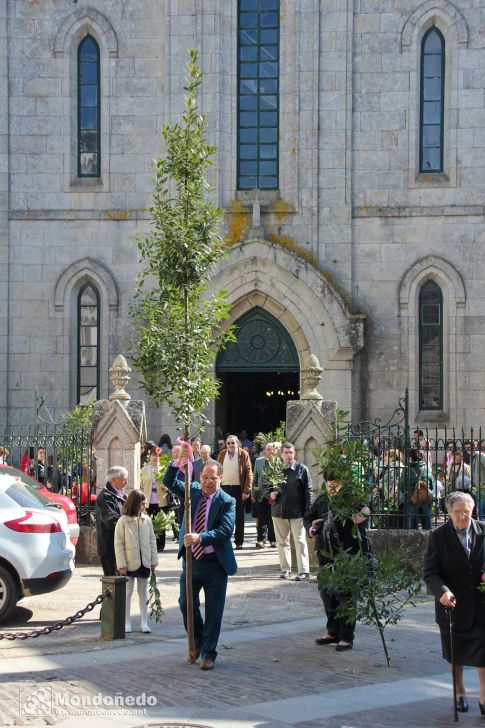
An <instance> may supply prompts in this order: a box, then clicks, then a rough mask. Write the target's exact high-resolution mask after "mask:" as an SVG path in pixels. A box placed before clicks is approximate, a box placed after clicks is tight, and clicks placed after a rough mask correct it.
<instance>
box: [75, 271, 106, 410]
mask: <svg viewBox="0 0 485 728" xmlns="http://www.w3.org/2000/svg"><path fill="white" fill-rule="evenodd" d="M77 304H78V305H77V309H78V312H77V325H78V337H77V401H78V403H79V404H86V402H88V401H89V400H90V399H93V398H94V399H99V360H100V356H99V353H100V352H99V323H100V305H99V293H98V291H97V290H96V288H95V287H94V286H93V285H92V284H91V283H86V284H85V285H84V286H83V287H82V288H81V290H80V291H79V294H78V299H77Z"/></svg>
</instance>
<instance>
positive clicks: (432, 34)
mask: <svg viewBox="0 0 485 728" xmlns="http://www.w3.org/2000/svg"><path fill="white" fill-rule="evenodd" d="M444 109H445V39H444V38H443V35H442V34H441V33H440V31H439V30H438V28H436V27H435V26H432V27H431V28H430V29H429V30H428V31H426V33H425V34H424V37H423V40H422V43H421V93H420V125H419V171H420V172H443V131H444V130H443V127H444Z"/></svg>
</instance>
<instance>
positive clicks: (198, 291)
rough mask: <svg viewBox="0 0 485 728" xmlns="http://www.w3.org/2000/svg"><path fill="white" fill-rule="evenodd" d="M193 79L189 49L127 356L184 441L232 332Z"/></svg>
mask: <svg viewBox="0 0 485 728" xmlns="http://www.w3.org/2000/svg"><path fill="white" fill-rule="evenodd" d="M201 83H202V73H201V71H200V69H199V67H198V66H197V52H196V51H195V50H193V49H192V50H190V51H189V62H188V64H187V69H186V76H185V90H186V95H185V100H184V110H183V113H182V118H181V121H180V122H179V123H174V124H166V125H164V127H163V129H162V137H163V141H164V146H165V156H164V157H158V158H157V159H156V160H155V192H154V195H153V205H152V206H151V208H150V213H151V217H152V226H151V230H150V232H149V233H148V235H147V236H146V237H142V236H138V237H137V242H138V248H139V251H140V262H141V264H142V270H141V273H140V275H139V277H138V280H137V285H136V290H135V296H134V299H133V304H132V307H131V316H132V322H133V336H132V341H133V345H132V362H133V364H134V365H135V367H136V369H137V370H138V373H139V374H140V385H141V386H142V387H143V389H144V390H145V392H146V394H147V395H148V397H150V399H151V400H152V402H153V403H154V404H156V405H159V404H161V402H165V404H166V405H167V406H168V409H169V410H170V413H171V414H172V416H173V418H174V419H175V420H176V422H177V423H178V424H179V426H180V427H181V429H182V431H183V435H184V440H185V441H186V442H187V441H188V439H189V433H190V432H191V431H193V430H194V429H197V430H200V429H202V426H203V424H204V423H206V422H207V421H208V420H207V418H206V417H205V415H204V410H206V409H207V407H208V406H209V404H210V403H211V402H212V401H213V400H214V399H215V398H216V397H217V394H218V390H219V382H218V381H217V380H215V379H214V369H213V367H214V359H215V356H216V353H217V351H218V349H221V348H224V346H225V344H226V342H227V341H228V340H234V335H233V333H232V331H231V327H229V328H227V329H224V328H223V322H224V321H225V319H227V317H228V312H229V305H228V303H227V299H226V297H225V294H224V292H222V291H219V292H217V291H211V290H209V282H210V279H211V277H212V275H213V274H214V271H215V270H216V268H217V266H218V265H219V263H220V261H221V259H222V256H223V255H224V244H223V242H222V239H221V237H220V235H219V232H218V226H219V222H220V219H221V210H220V209H218V208H217V207H215V205H214V204H213V203H212V202H211V200H210V199H209V198H208V195H209V194H210V187H209V185H208V183H207V180H206V176H205V175H206V172H207V169H208V167H209V166H210V164H211V162H212V158H213V156H214V152H215V149H214V147H212V146H211V145H210V144H208V143H207V140H206V122H205V119H204V117H203V116H201V115H200V113H199V110H198V108H197V91H198V89H199V87H200V85H201ZM184 475H185V492H184V504H185V514H184V521H185V528H186V531H187V533H188V534H192V533H193V532H194V529H193V528H192V526H191V522H192V511H193V509H192V508H191V502H190V501H191V487H190V477H189V475H190V474H189V469H188V465H185V469H184ZM193 560H195V559H192V549H191V547H190V545H189V547H188V548H186V554H185V574H186V578H187V588H186V596H187V610H186V612H187V641H188V647H189V661H190V662H192V663H193V662H195V660H196V655H197V649H196V646H195V640H194V620H193V609H192V598H191V597H192V561H193ZM196 568H198V567H196ZM228 568H229V567H228ZM230 568H234V565H233V566H232V567H230Z"/></svg>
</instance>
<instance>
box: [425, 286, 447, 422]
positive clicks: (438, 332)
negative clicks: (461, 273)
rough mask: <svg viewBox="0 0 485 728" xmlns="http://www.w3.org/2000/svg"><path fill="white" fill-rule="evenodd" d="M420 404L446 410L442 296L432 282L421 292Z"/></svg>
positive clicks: (428, 408)
mask: <svg viewBox="0 0 485 728" xmlns="http://www.w3.org/2000/svg"><path fill="white" fill-rule="evenodd" d="M419 402H420V407H419V409H420V410H441V409H443V294H442V293H441V288H440V287H439V286H438V285H437V284H436V283H435V282H434V281H431V280H429V281H427V282H426V283H424V285H423V286H422V287H421V290H420V292H419Z"/></svg>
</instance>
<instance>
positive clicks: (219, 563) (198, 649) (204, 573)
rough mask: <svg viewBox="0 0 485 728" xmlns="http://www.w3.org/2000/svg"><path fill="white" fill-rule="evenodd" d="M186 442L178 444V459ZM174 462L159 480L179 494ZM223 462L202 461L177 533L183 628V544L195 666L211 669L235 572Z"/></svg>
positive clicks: (181, 495) (231, 512)
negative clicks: (187, 521)
mask: <svg viewBox="0 0 485 728" xmlns="http://www.w3.org/2000/svg"><path fill="white" fill-rule="evenodd" d="M187 453H188V448H187V446H186V445H182V460H183V459H185V458H186V457H187ZM178 470H179V468H178V466H175V465H173V464H172V465H170V466H169V467H168V469H167V472H166V473H165V475H164V478H163V482H164V485H165V486H166V487H167V488H168V489H169V490H170V491H172V493H174V494H175V495H177V496H178V497H179V498H184V497H185V488H184V486H183V485H182V484H181V483H180V481H178V480H177V473H178ZM221 475H222V466H221V465H220V463H215V462H209V463H207V464H206V465H204V468H203V469H202V473H201V476H200V481H201V482H200V483H196V482H193V483H192V484H191V486H190V494H191V523H192V527H191V531H190V532H187V533H186V526H185V517H184V520H183V521H182V525H181V527H180V534H179V553H178V558H179V559H180V558H182V559H183V570H182V574H181V576H180V597H179V605H180V610H181V612H182V615H183V618H184V625H185V629H187V588H188V587H187V575H186V550H189V549H190V550H191V553H192V601H193V608H194V639H195V654H196V658H197V657H199V655H200V657H201V661H200V669H201V670H212V669H213V668H214V663H215V660H216V657H217V650H216V647H217V642H218V640H219V634H220V631H221V623H222V615H223V613H224V605H225V602H226V589H227V577H228V576H232V574H235V573H236V570H237V563H236V559H235V558H234V552H233V550H232V546H231V536H232V532H233V531H234V522H235V507H236V502H235V500H234V498H232V497H231V496H230V495H227V493H225V492H224V491H223V490H222V489H221ZM201 589H203V590H204V595H205V620H203V619H202V615H201V612H200V599H199V593H200V590H201Z"/></svg>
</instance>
